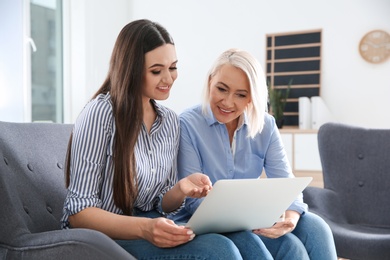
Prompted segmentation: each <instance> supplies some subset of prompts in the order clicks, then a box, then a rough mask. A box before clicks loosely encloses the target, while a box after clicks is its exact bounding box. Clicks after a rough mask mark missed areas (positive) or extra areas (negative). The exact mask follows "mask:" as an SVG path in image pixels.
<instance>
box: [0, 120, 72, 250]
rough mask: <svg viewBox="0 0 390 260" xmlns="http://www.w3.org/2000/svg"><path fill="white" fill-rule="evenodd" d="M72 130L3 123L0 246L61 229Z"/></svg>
mask: <svg viewBox="0 0 390 260" xmlns="http://www.w3.org/2000/svg"><path fill="white" fill-rule="evenodd" d="M71 130H72V125H66V124H54V123H8V122H0V205H1V210H0V230H1V232H0V243H1V242H4V241H8V242H10V241H12V239H13V237H20V236H22V235H23V234H25V233H38V232H44V231H49V230H56V229H60V218H61V216H62V208H63V203H64V199H65V195H66V188H65V184H64V183H65V182H64V172H63V169H64V163H65V156H66V149H67V142H68V140H69V136H70V133H71Z"/></svg>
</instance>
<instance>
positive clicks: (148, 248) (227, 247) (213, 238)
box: [116, 211, 242, 260]
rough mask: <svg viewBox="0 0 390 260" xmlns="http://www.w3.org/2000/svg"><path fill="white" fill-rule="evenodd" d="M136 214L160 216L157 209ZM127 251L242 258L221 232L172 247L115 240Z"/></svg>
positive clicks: (153, 255) (140, 254) (142, 254)
mask: <svg viewBox="0 0 390 260" xmlns="http://www.w3.org/2000/svg"><path fill="white" fill-rule="evenodd" d="M136 215H137V216H142V217H149V218H156V217H161V215H160V214H159V213H158V212H157V211H149V212H140V211H136ZM116 242H117V243H118V244H119V245H120V246H121V247H123V248H124V249H125V250H126V251H127V252H129V253H130V254H132V255H133V256H134V257H135V258H137V259H140V260H141V259H155V260H157V259H198V260H202V259H221V260H222V259H226V260H230V259H231V260H235V259H242V257H241V255H240V252H239V250H238V248H237V247H236V246H235V245H234V243H233V242H232V241H231V240H230V239H228V238H227V237H225V236H223V235H221V234H215V233H211V234H204V235H199V236H196V237H195V238H194V239H193V240H192V241H190V242H188V243H186V244H183V245H180V246H177V247H173V248H159V247H157V246H155V245H153V244H152V243H150V242H149V241H147V240H143V239H139V240H116Z"/></svg>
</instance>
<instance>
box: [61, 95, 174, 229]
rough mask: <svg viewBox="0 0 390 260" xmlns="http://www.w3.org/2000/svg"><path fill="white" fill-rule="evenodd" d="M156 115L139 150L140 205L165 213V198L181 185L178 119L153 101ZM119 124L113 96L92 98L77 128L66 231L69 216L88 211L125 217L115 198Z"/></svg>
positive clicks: (143, 131) (66, 205)
mask: <svg viewBox="0 0 390 260" xmlns="http://www.w3.org/2000/svg"><path fill="white" fill-rule="evenodd" d="M152 102H153V104H154V107H155V109H156V112H157V118H156V120H155V121H154V123H153V125H152V127H151V129H150V133H148V132H147V130H146V128H145V127H142V129H141V132H140V134H139V136H138V140H137V143H136V147H135V159H136V164H137V167H136V170H137V177H138V187H139V193H138V197H137V199H136V201H135V207H136V208H137V209H140V210H142V211H149V210H152V209H156V210H158V211H159V212H160V213H162V214H166V213H165V212H163V211H162V208H161V201H162V197H163V195H164V194H165V193H166V192H167V191H168V190H169V189H171V188H172V187H173V185H174V184H175V183H176V182H177V160H176V158H177V150H178V146H179V133H180V132H179V131H180V129H179V120H178V117H177V115H176V114H175V113H174V112H173V111H171V110H169V109H168V108H166V107H164V106H162V105H159V104H157V103H155V102H154V101H152ZM114 136H115V122H114V116H113V112H112V103H111V97H110V94H107V95H103V94H101V95H99V96H98V97H96V98H95V99H93V100H91V101H90V102H89V103H88V104H87V105H86V106H85V108H84V109H83V111H82V112H81V113H80V115H79V117H78V119H77V120H76V123H75V125H74V130H73V142H72V154H71V160H72V163H71V183H70V186H69V188H68V194H67V196H66V199H65V203H64V215H63V218H62V220H61V225H62V228H69V227H70V226H69V222H68V217H69V215H72V214H76V213H78V212H79V211H81V210H83V209H85V208H87V207H98V208H102V209H104V210H107V211H110V212H113V213H117V214H123V212H122V211H121V210H120V209H119V208H118V207H117V206H116V205H115V203H114V199H113V196H112V195H113V189H112V182H113V170H114V165H113V146H114Z"/></svg>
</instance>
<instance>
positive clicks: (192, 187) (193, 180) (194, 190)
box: [179, 173, 212, 198]
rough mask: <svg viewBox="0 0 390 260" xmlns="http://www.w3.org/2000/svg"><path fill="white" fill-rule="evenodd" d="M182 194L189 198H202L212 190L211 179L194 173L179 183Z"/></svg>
mask: <svg viewBox="0 0 390 260" xmlns="http://www.w3.org/2000/svg"><path fill="white" fill-rule="evenodd" d="M179 187H180V190H181V192H183V194H184V195H185V196H187V197H192V198H201V197H204V196H206V195H207V194H208V193H209V191H210V190H211V189H212V184H211V181H210V179H209V177H208V176H207V175H205V174H203V173H193V174H191V175H189V176H187V177H186V178H183V179H181V180H180V181H179Z"/></svg>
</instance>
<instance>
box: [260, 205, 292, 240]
mask: <svg viewBox="0 0 390 260" xmlns="http://www.w3.org/2000/svg"><path fill="white" fill-rule="evenodd" d="M299 218H300V214H299V213H298V212H296V211H292V210H288V211H286V213H285V217H284V218H283V219H282V220H281V221H278V222H276V223H275V225H273V226H272V227H270V228H262V229H255V230H253V233H255V234H257V235H261V236H264V237H268V238H278V237H281V236H284V235H285V234H287V233H290V232H291V231H293V230H294V228H295V227H296V226H297V223H298V220H299Z"/></svg>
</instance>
